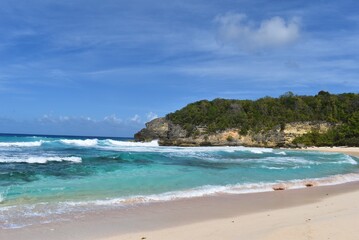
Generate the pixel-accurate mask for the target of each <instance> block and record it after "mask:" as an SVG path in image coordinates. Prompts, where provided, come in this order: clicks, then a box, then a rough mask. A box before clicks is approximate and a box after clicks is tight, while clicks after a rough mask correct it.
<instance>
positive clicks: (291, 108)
mask: <svg viewBox="0 0 359 240" xmlns="http://www.w3.org/2000/svg"><path fill="white" fill-rule="evenodd" d="M155 138H158V139H160V143H161V144H163V145H180V146H197V145H247V146H269V147H278V146H304V145H305V146H334V145H346V146H359V94H356V93H343V94H330V93H329V92H325V91H320V92H319V93H318V94H317V95H315V96H298V95H295V94H293V93H291V92H288V93H285V94H283V95H282V96H280V97H279V98H272V97H264V98H260V99H258V100H255V101H252V100H232V99H214V100H213V101H208V100H202V101H198V102H194V103H191V104H188V105H187V106H186V107H184V108H182V109H180V110H178V111H176V112H174V113H170V114H168V115H167V116H166V117H165V118H160V119H156V120H154V121H153V122H150V123H147V125H146V128H145V129H143V130H141V131H140V132H139V133H137V134H136V135H135V139H136V140H138V141H144V140H151V139H155Z"/></svg>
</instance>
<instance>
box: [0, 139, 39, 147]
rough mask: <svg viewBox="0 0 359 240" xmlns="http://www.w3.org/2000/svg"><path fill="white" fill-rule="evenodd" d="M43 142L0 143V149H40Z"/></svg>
mask: <svg viewBox="0 0 359 240" xmlns="http://www.w3.org/2000/svg"><path fill="white" fill-rule="evenodd" d="M43 143H44V141H42V140H40V141H34V142H0V147H40V146H41V145H42V144H43Z"/></svg>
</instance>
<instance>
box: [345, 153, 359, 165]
mask: <svg viewBox="0 0 359 240" xmlns="http://www.w3.org/2000/svg"><path fill="white" fill-rule="evenodd" d="M344 158H345V162H347V163H350V164H353V165H357V164H358V162H357V161H355V160H354V159H353V158H352V157H351V156H349V155H344Z"/></svg>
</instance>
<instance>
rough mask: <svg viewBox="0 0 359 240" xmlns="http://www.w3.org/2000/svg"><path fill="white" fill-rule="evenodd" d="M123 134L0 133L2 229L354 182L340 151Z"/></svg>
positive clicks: (356, 173) (353, 163)
mask: <svg viewBox="0 0 359 240" xmlns="http://www.w3.org/2000/svg"><path fill="white" fill-rule="evenodd" d="M131 140H132V139H128V138H101V137H76V136H75V137H67V136H35V135H6V134H3V135H0V228H2V229H9V228H21V227H26V226H29V225H34V224H46V223H49V222H54V221H66V220H68V218H67V217H68V215H69V214H70V215H71V214H76V215H81V214H85V213H87V212H91V211H92V212H93V211H99V210H101V209H113V208H123V207H127V206H133V205H136V204H143V203H151V202H158V201H171V200H176V199H181V198H193V197H200V196H207V195H219V194H244V193H250V192H262V191H273V189H272V188H273V186H275V185H278V184H279V185H281V186H285V187H286V188H303V187H305V185H306V184H308V183H310V184H313V185H331V184H339V183H344V182H349V181H354V180H358V179H359V167H358V161H359V159H358V158H355V157H351V156H348V155H345V154H337V153H321V152H310V151H295V150H283V149H269V148H248V147H193V148H192V147H187V148H182V147H163V146H158V143H157V141H152V142H148V143H136V142H133V141H131Z"/></svg>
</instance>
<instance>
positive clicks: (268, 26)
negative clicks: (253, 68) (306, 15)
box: [215, 13, 300, 50]
mask: <svg viewBox="0 0 359 240" xmlns="http://www.w3.org/2000/svg"><path fill="white" fill-rule="evenodd" d="M215 22H216V23H217V24H218V41H219V42H220V43H221V44H223V45H231V46H235V47H239V48H240V49H245V50H256V49H263V48H273V47H281V46H284V45H287V44H289V43H292V42H294V41H296V40H297V39H298V38H299V35H300V25H299V20H298V19H297V18H292V19H290V20H288V21H285V20H284V19H283V18H281V17H278V16H276V17H273V18H270V19H267V20H263V21H262V22H261V23H260V24H259V26H256V25H255V24H254V23H252V22H250V21H248V20H247V17H246V15H244V14H238V13H226V14H224V15H219V16H217V17H216V18H215Z"/></svg>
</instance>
